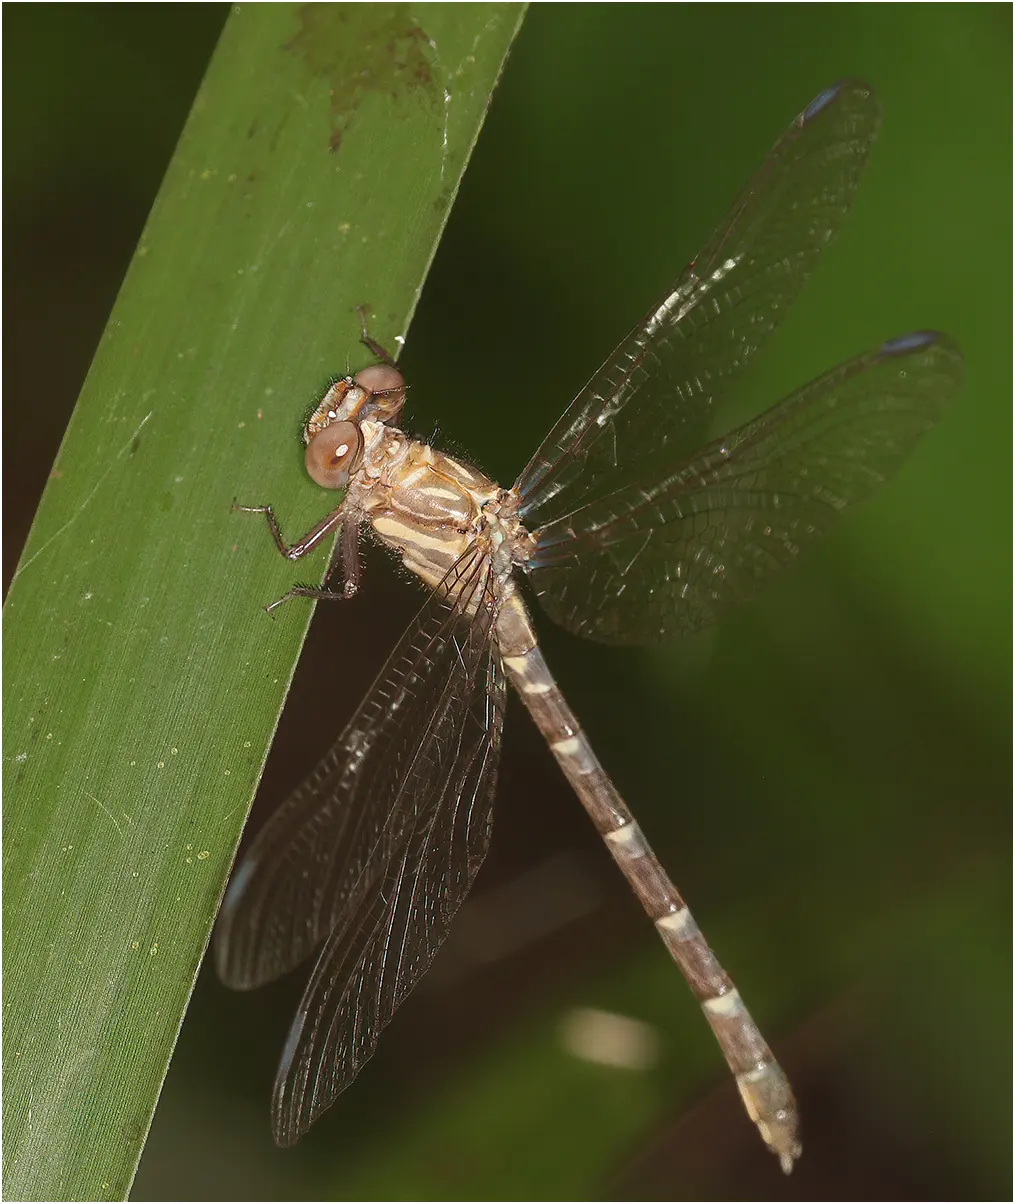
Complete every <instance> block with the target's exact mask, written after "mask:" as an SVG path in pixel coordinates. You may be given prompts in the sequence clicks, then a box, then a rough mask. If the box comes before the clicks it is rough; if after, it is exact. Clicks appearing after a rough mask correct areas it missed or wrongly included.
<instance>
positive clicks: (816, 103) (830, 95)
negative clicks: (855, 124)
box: [800, 79, 878, 125]
mask: <svg viewBox="0 0 1015 1204" xmlns="http://www.w3.org/2000/svg"><path fill="white" fill-rule="evenodd" d="M843 97H852V98H853V99H855V100H860V101H862V100H868V99H870V100H871V102H872V103H873V104H874V105H875V106H877V103H878V100H877V96H876V94H875V92H874V89H873V88H872V87H871V86H870V84H867V83H864V81H863V80H862V79H840V80H839V81H838V82H837V83H834V84H832V86H831V87H830V88H825V90H824V91H823V92H819V93H818V94H817V96H815V97H814V99H813V100H812V101H811V103H810V104H809V105H808V106H807V108H806V109H804V111H803V112H802V113H801V114H800V123H801V124H802V125H806V124H807V123H808V122H809V121H813V120H814V118H815V117H817V116H818V114H819V113H823V112H824V111H825V109H827V108H828V107H829V105H831V104H834V103H835V102H836V101H838V100H841V99H842V98H843Z"/></svg>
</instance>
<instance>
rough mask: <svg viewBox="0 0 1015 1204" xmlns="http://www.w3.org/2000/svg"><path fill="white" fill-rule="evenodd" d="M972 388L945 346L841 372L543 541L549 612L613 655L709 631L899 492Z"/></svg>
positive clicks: (927, 344) (921, 346)
mask: <svg viewBox="0 0 1015 1204" xmlns="http://www.w3.org/2000/svg"><path fill="white" fill-rule="evenodd" d="M961 377H962V357H961V354H960V353H959V351H958V348H957V347H956V346H955V344H954V343H953V342H952V341H951V340H950V339H949V338H948V337H947V336H945V335H940V334H935V333H933V332H920V333H917V334H911V335H907V336H905V337H903V338H900V339H895V340H893V341H892V342H889V343H885V344H884V345H883V346H882V347H880V348H879V349H878V350H877V351H873V352H870V353H868V354H866V355H861V356H858V357H857V358H856V359H853V360H849V361H848V362H847V363H845V364H841V365H840V366H839V367H838V368H834V369H833V370H832V371H831V372H828V373H826V374H825V375H824V376H821V377H819V378H818V379H817V380H814V381H812V382H811V383H810V384H809V385H805V386H804V387H803V388H802V389H800V390H799V391H798V392H796V393H794V394H792V395H791V396H789V397H788V398H786V399H785V400H784V401H782V402H780V403H779V404H778V405H776V406H773V407H772V408H771V409H770V410H768V411H767V412H766V413H765V414H762V415H761V417H760V418H757V419H755V420H754V421H753V422H749V423H747V424H746V425H744V426H742V427H740V428H739V429H738V430H736V431H734V432H733V433H732V434H730V435H727V436H725V437H724V438H722V439H717V440H715V441H714V442H713V443H711V444H710V445H709V446H707V447H706V448H704V449H703V450H702V451H701V452H700V454H699V455H697V456H695V457H694V458H693V459H692V460H689V461H685V462H684V463H683V464H682V465H678V466H676V467H675V468H674V469H673V471H672V472H671V473H670V475H669V477H668V478H663V479H660V480H657V481H654V482H651V483H647V484H646V485H644V486H622V487H621V488H618V489H616V490H615V491H614V492H613V493H612V494H610V495H609V496H606V497H603V498H601V499H600V500H598V501H597V502H595V503H593V504H591V505H589V506H588V507H587V508H585V509H583V510H581V511H579V512H578V513H576V514H574V515H571V516H570V518H566V519H562V520H560V521H559V522H557V523H553V524H550V525H549V526H547V527H544V528H542V529H541V530H539V531H537V532H536V550H535V553H534V555H533V557H532V559H531V560H530V562H529V565H528V568H529V570H530V573H531V580H532V584H533V587H534V589H535V591H536V593H537V594H538V596H539V599H540V602H541V603H542V605H543V606H544V608H545V609H546V611H547V612H548V613H549V614H550V615H551V617H552V618H554V619H555V620H556V621H557V622H558V623H561V624H562V625H563V626H564V627H566V628H568V630H570V631H573V632H575V633H576V634H578V635H583V636H587V637H589V638H591V639H597V640H602V641H604V642H608V643H618V644H627V643H632V644H634V643H649V642H652V641H654V640H658V639H660V638H662V637H664V636H671V635H679V634H682V633H687V632H691V631H696V630H698V629H700V628H702V627H707V626H708V625H709V624H711V623H713V622H714V621H715V620H716V618H717V617H718V616H719V614H720V613H721V612H722V611H723V610H725V609H726V608H727V607H728V606H730V605H732V604H733V603H735V602H739V601H743V600H745V599H746V598H749V597H751V596H753V595H754V594H755V593H756V592H757V591H758V590H759V589H760V588H761V587H762V586H763V585H764V584H765V582H767V581H768V579H769V578H770V577H771V576H772V575H773V574H774V573H775V572H777V571H778V570H779V569H780V568H782V567H783V566H784V565H786V564H787V563H789V562H790V561H792V560H793V559H794V558H795V556H796V554H797V552H798V551H800V549H801V548H802V547H804V545H806V544H807V543H809V542H810V541H811V540H813V539H815V538H816V537H817V536H819V535H821V534H822V533H823V532H824V531H827V530H828V529H829V528H830V527H831V526H832V525H833V524H834V523H835V521H836V520H837V519H838V517H839V515H840V514H841V513H842V511H843V510H845V509H846V507H848V506H851V505H853V504H854V503H856V502H860V501H863V499H864V498H866V497H868V496H869V495H870V494H871V493H872V492H873V491H874V490H875V489H876V488H877V487H878V486H879V485H881V484H882V483H883V482H884V481H885V480H887V479H888V478H889V477H890V476H891V475H892V474H893V473H894V472H895V471H896V470H897V469H898V468H899V467H900V465H901V464H902V463H903V461H904V460H905V459H906V457H907V456H908V455H909V453H910V451H911V450H912V448H913V447H914V445H915V444H916V443H917V441H918V440H919V438H920V436H921V435H923V434H924V433H925V432H926V431H927V430H929V429H930V428H931V427H932V426H933V425H934V423H935V422H937V420H938V418H939V417H940V416H941V414H942V413H943V411H944V409H945V408H946V406H947V405H948V403H949V402H950V401H951V400H952V398H953V397H954V396H955V394H956V392H957V391H958V387H959V384H960V382H961Z"/></svg>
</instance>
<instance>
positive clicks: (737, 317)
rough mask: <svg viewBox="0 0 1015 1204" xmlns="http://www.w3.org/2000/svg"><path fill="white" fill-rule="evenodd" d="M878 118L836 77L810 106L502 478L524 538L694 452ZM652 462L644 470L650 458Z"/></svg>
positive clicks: (807, 254)
mask: <svg viewBox="0 0 1015 1204" xmlns="http://www.w3.org/2000/svg"><path fill="white" fill-rule="evenodd" d="M879 120H880V110H879V105H878V101H877V98H876V96H875V95H874V93H873V92H872V91H871V89H870V88H869V87H868V86H867V85H866V84H863V83H860V82H858V81H856V80H845V81H843V82H841V83H839V84H837V85H835V87H833V88H829V89H828V90H827V91H826V92H823V93H822V94H821V95H820V96H818V97H816V98H815V100H813V101H812V102H811V104H810V105H808V107H807V108H806V109H805V110H804V111H803V112H802V113H801V114H799V116H798V117H797V118H796V120H795V121H794V122H793V124H792V125H791V126H790V127H789V129H788V130H787V131H786V133H785V134H784V135H783V136H782V138H781V139H780V140H779V141H778V142H777V143H776V145H775V146H774V147H773V149H772V151H771V153H770V154H769V156H768V158H767V159H766V160H765V163H764V164H763V166H762V167H761V168H760V170H759V171H758V173H757V174H756V175H755V177H754V179H753V180H752V181H751V182H750V184H749V185H748V186H747V188H746V189H745V191H744V192H743V194H742V195H741V196H740V198H739V200H738V201H737V202H736V204H735V205H734V206H733V208H732V210H731V211H730V212H729V213H728V214H727V216H726V218H725V219H724V220H723V222H722V224H721V225H720V226H719V228H718V229H717V230H716V231H715V232H714V233H713V235H712V237H711V238H710V239H709V241H708V243H707V244H706V245H705V247H704V248H703V249H702V251H701V252H700V254H699V255H698V257H697V258H696V259H695V261H694V262H693V263H692V264H691V265H690V266H689V267H688V268H686V269H685V270H684V272H683V274H682V275H681V277H680V279H679V280H678V281H677V282H676V284H675V285H674V286H673V289H672V290H671V291H670V293H669V294H668V295H667V296H666V297H665V298H664V299H663V300H662V301H661V302H660V303H659V305H658V306H656V307H655V308H654V309H653V310H651V311H650V312H649V313H648V315H647V316H646V317H645V319H644V320H643V321H642V322H641V323H640V324H639V325H638V326H637V327H635V329H634V330H633V331H632V332H631V333H630V334H629V335H628V336H627V338H626V339H625V340H624V341H623V342H622V343H621V344H620V346H619V347H618V348H617V349H616V351H614V353H613V354H612V355H611V356H610V358H609V359H608V360H607V361H606V363H605V364H604V365H603V366H602V368H600V369H599V371H598V372H597V373H596V375H595V376H594V377H593V378H592V379H591V380H590V381H589V383H588V384H587V385H586V386H585V388H584V389H583V390H582V391H581V393H579V394H578V396H577V398H576V399H575V400H574V402H572V404H571V406H570V407H569V408H568V409H567V410H566V411H565V413H564V415H563V417H562V418H561V419H560V421H559V422H558V423H557V425H556V426H555V427H554V428H553V430H552V431H551V432H550V433H549V435H548V436H547V437H546V439H545V440H544V442H543V444H542V446H541V447H540V448H539V450H538V451H537V452H536V454H535V456H534V457H533V458H532V460H531V461H530V463H529V464H528V466H527V467H526V469H525V471H524V472H523V473H522V475H521V476H520V477H519V478H518V481H517V482H516V483H515V488H516V489H517V490H518V492H519V493H520V495H521V507H520V511H519V513H520V515H521V517H522V518H523V520H524V521H525V523H526V525H527V526H528V527H529V529H530V530H534V529H535V528H537V527H539V526H542V525H544V524H546V523H549V522H553V521H555V520H556V519H559V518H561V517H563V516H564V515H566V514H568V513H570V512H572V511H574V510H576V509H578V508H579V507H580V506H584V505H587V504H588V503H589V502H592V501H594V500H595V499H596V498H597V497H598V496H600V494H601V493H602V492H604V491H605V492H610V491H612V490H614V489H616V488H617V487H618V485H620V484H621V483H624V482H626V481H631V480H633V479H634V476H635V475H637V476H638V477H639V478H640V479H642V480H646V479H648V480H651V479H653V478H652V477H651V476H646V475H645V474H646V471H652V470H653V466H655V471H657V472H658V473H659V475H660V476H662V475H668V474H669V472H670V471H671V470H672V465H673V464H674V463H676V462H677V461H678V460H679V459H681V458H683V457H684V456H687V455H688V454H690V452H691V451H692V450H693V448H694V447H695V446H698V445H700V442H701V438H700V436H701V433H702V429H703V424H704V420H705V418H706V417H707V416H708V412H709V410H710V408H711V407H712V405H713V403H714V402H715V400H716V399H717V398H718V397H719V396H721V394H722V393H723V392H724V391H725V390H726V389H727V388H728V386H729V384H730V382H731V381H732V380H733V378H734V377H735V376H736V375H737V374H738V373H739V371H740V370H741V368H743V366H744V364H745V363H746V361H747V360H748V359H749V358H750V357H751V356H752V355H753V354H754V352H755V351H756V350H757V349H758V348H759V347H760V346H761V344H762V343H763V342H764V340H765V339H766V338H767V337H768V335H769V334H771V332H772V331H773V330H774V329H775V326H776V325H777V323H778V322H779V321H780V320H781V318H782V316H783V314H784V312H785V311H786V309H787V308H788V307H789V305H790V304H791V302H792V301H793V299H794V298H795V297H796V294H797V292H798V291H799V289H800V287H801V286H802V285H803V283H804V281H805V280H806V279H807V277H808V276H809V275H810V274H811V272H812V270H813V268H814V265H815V262H816V261H817V258H818V255H819V254H820V252H821V251H822V249H823V248H824V247H825V246H826V245H827V243H828V242H829V241H830V239H831V238H832V236H833V235H834V233H835V232H836V230H837V229H838V228H839V225H840V224H841V222H842V220H843V218H844V217H845V215H846V213H847V211H848V210H849V207H850V205H851V204H852V202H853V195H854V193H855V192H856V188H857V185H858V183H859V181H860V176H861V173H862V171H863V168H864V165H865V163H866V161H867V157H868V155H869V153H870V149H871V146H872V145H873V142H874V138H875V135H876V133H877V129H878V124H879ZM649 461H651V463H649Z"/></svg>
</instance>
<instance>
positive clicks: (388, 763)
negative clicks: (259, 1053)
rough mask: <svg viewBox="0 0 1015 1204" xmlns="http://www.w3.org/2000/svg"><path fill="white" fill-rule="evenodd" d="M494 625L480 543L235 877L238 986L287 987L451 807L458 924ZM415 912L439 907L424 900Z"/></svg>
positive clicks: (410, 978)
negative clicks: (276, 983) (282, 978)
mask: <svg viewBox="0 0 1015 1204" xmlns="http://www.w3.org/2000/svg"><path fill="white" fill-rule="evenodd" d="M493 621H494V597H493V594H492V586H491V575H490V564H489V561H488V559H487V558H486V557H485V556H484V555H483V554H482V553H481V551H480V550H479V549H477V548H473V549H471V550H470V551H469V552H467V553H466V554H465V555H464V556H463V557H462V558H461V559H460V560H459V561H458V562H457V563H456V564H455V565H453V566H452V568H451V569H450V571H449V572H448V575H447V577H446V578H445V580H444V582H443V584H442V586H441V588H440V589H438V590H437V591H435V592H434V593H433V594H432V595H431V596H430V598H429V599H428V601H427V603H426V604H425V605H424V607H423V608H422V610H421V611H420V612H419V614H418V615H417V616H416V618H415V620H414V621H413V623H412V624H411V625H410V627H409V628H408V630H407V631H406V632H405V634H404V635H403V637H402V639H401V640H400V641H399V643H398V646H397V647H396V648H395V650H394V652H393V653H392V655H391V657H390V658H389V659H388V662H387V664H386V665H385V666H384V668H383V669H382V670H381V673H380V675H379V676H378V678H377V680H376V682H375V683H374V685H373V687H372V688H371V690H370V692H369V693H368V695H367V697H366V698H365V699H364V701H363V703H362V705H361V706H360V708H359V710H358V711H357V712H356V714H355V716H354V717H353V719H352V720H351V721H350V723H349V725H348V726H347V727H346V729H345V731H344V732H343V733H342V735H341V736H340V737H339V739H338V741H337V743H336V744H335V746H334V748H332V750H331V752H329V753H328V755H327V756H326V757H325V758H324V760H323V761H322V762H321V764H320V765H319V766H318V767H317V769H316V770H315V771H314V773H313V774H312V775H311V776H310V778H308V779H307V781H306V782H304V784H303V785H302V786H301V787H300V788H299V789H298V790H297V791H296V792H295V794H293V795H292V797H291V798H290V799H289V801H288V802H287V803H286V804H285V805H284V806H283V807H282V808H280V810H279V811H278V812H277V813H276V814H275V816H273V818H272V819H271V820H270V821H269V822H268V823H267V824H266V825H265V827H264V828H263V829H262V831H261V832H260V834H259V835H258V837H257V839H256V840H255V841H254V843H253V845H252V846H251V848H250V850H249V852H248V853H247V854H246V856H245V857H244V859H243V861H242V862H241V864H240V866H239V868H238V869H237V871H236V873H235V874H234V876H233V879H232V882H231V884H230V886H229V889H228V891H227V892H226V897H225V900H224V903H223V906H222V912H221V915H220V918H219V926H218V929H217V931H216V937H215V960H216V966H217V969H218V973H219V975H220V977H221V978H222V980H223V981H224V982H225V983H227V984H228V985H229V986H232V987H236V988H240V989H245V988H250V987H256V986H259V985H260V984H262V983H264V982H268V981H270V980H271V979H273V978H277V977H278V976H279V975H281V974H284V973H285V972H286V971H288V970H290V969H292V968H293V967H294V966H295V965H297V964H298V963H299V962H300V961H302V960H303V959H304V958H305V957H306V956H307V954H308V953H309V952H310V951H311V950H312V949H313V948H314V947H316V946H317V945H318V944H320V942H321V941H322V940H323V939H324V938H325V937H328V936H331V938H332V939H331V944H330V945H329V948H333V947H334V946H335V943H336V940H337V939H338V938H340V937H341V935H342V934H343V933H345V932H347V931H349V923H350V920H351V919H352V918H353V917H356V916H359V917H360V920H359V921H357V922H361V921H362V909H363V907H364V906H367V907H369V906H370V905H371V904H372V903H373V904H376V903H377V901H378V899H379V897H380V892H381V890H382V878H383V875H384V874H385V872H387V870H388V869H389V867H391V866H393V865H395V864H397V863H399V861H400V859H402V858H404V856H405V849H406V844H407V842H408V841H410V840H411V839H412V838H413V836H414V834H415V833H416V831H417V829H418V826H419V824H420V823H421V822H422V817H425V816H432V815H433V814H434V812H435V811H437V810H441V809H442V808H443V809H445V810H446V808H447V806H448V803H449V801H450V802H453V803H454V804H455V806H456V808H457V809H456V811H455V813H454V816H453V817H452V819H451V821H450V828H449V827H448V825H447V824H446V825H445V828H446V832H445V835H447V837H448V839H449V844H448V845H447V847H446V848H445V849H443V850H442V856H443V857H444V859H445V863H446V864H447V870H448V874H449V875H450V876H449V877H448V878H447V879H446V881H444V883H443V889H444V890H445V892H446V894H447V898H446V899H444V900H442V902H441V906H442V907H443V908H444V909H445V910H446V911H447V913H448V917H449V918H450V914H451V912H453V911H454V909H455V908H456V907H457V905H458V903H459V902H460V901H461V898H462V896H463V895H464V894H465V892H466V890H467V889H468V887H469V884H470V883H471V881H472V877H473V876H474V874H475V872H476V870H477V869H478V868H479V864H480V862H481V861H482V858H483V855H484V853H485V852H486V845H487V840H488V834H489V822H490V803H491V798H492V794H493V787H494V779H495V776H496V761H497V751H498V746H499V737H500V729H501V713H502V708H503V695H504V687H503V683H502V681H501V678H500V675H499V668H498V664H497V657H496V655H495V653H494V651H493V649H492V644H491V633H492V630H493ZM467 767H471V772H472V776H471V777H470V776H469V770H468V769H467ZM477 767H481V769H482V772H479V773H477V772H476V769H477ZM456 790H457V791H459V793H458V794H455V791H456ZM449 792H450V793H449ZM452 796H453V797H452ZM442 814H443V811H442ZM448 858H450V859H451V860H450V861H448ZM415 868H416V871H417V873H418V872H419V868H420V867H418V866H417V867H415ZM418 905H419V907H421V908H423V907H433V906H435V905H436V904H435V903H434V901H433V900H432V899H430V898H429V897H427V898H423V899H420V900H419V901H418ZM353 932H354V930H353ZM441 939H443V931H442V932H441V933H440V934H439V935H438V936H435V937H433V938H431V948H430V949H429V951H428V952H427V955H426V956H425V958H424V957H423V952H422V950H421V949H419V948H415V949H414V950H413V951H412V952H413V955H414V956H415V957H417V958H418V959H419V958H422V959H423V960H422V965H421V966H420V967H419V968H418V970H415V971H413V972H412V973H410V972H409V971H408V970H406V971H405V972H403V973H402V974H401V975H400V978H399V982H400V984H401V994H402V995H404V994H405V992H406V991H408V989H409V986H411V985H412V982H414V981H415V979H416V978H417V977H418V976H419V974H421V973H422V972H423V969H425V967H426V962H427V961H429V955H430V952H432V948H435V947H436V944H439V942H440V940H441ZM322 965H323V963H321V964H319V965H318V968H317V971H316V972H315V981H318V980H319V977H320V973H321V969H322ZM400 997H401V996H400ZM308 998H309V995H308ZM350 1077H351V1076H350Z"/></svg>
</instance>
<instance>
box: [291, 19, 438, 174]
mask: <svg viewBox="0 0 1015 1204" xmlns="http://www.w3.org/2000/svg"><path fill="white" fill-rule="evenodd" d="M417 11H418V10H417ZM424 11H425V10H424ZM411 12H412V10H411V9H410V8H409V6H408V5H406V4H348V5H346V4H305V5H304V6H303V7H302V8H301V9H300V12H299V19H300V31H299V33H298V34H296V36H295V37H294V38H293V39H292V41H291V42H289V44H288V45H287V47H286V49H287V50H289V51H291V52H292V53H293V54H296V55H299V56H300V57H301V58H302V59H303V61H304V62H305V64H306V66H307V69H308V70H309V71H310V73H311V74H312V75H315V76H320V77H322V78H324V79H326V80H327V82H328V88H329V97H330V107H331V134H330V136H329V138H328V146H329V148H330V149H331V151H332V152H335V151H337V150H338V149H339V147H340V146H341V144H342V139H343V137H344V136H345V134H346V132H347V131H348V129H349V127H350V125H351V124H352V121H353V119H354V117H355V115H356V111H357V109H358V108H359V106H360V105H361V104H362V102H363V99H364V97H366V96H367V95H369V94H370V93H371V92H378V93H381V94H384V95H387V96H390V97H391V98H392V100H394V102H395V104H396V105H404V104H406V103H407V102H408V100H409V98H410V97H413V98H415V99H417V100H418V99H422V100H424V101H425V102H426V103H427V104H433V105H435V106H441V105H442V104H443V93H442V90H441V88H440V87H439V86H438V85H437V84H436V83H435V82H434V78H433V72H432V70H431V66H430V59H429V54H428V51H429V48H430V39H429V37H428V36H427V33H426V31H425V30H424V29H422V28H421V27H420V26H419V25H417V24H416V22H415V21H414V20H413V17H412V15H411Z"/></svg>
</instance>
